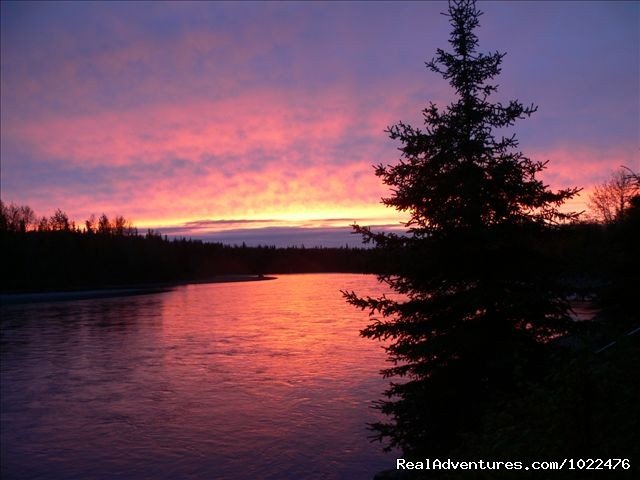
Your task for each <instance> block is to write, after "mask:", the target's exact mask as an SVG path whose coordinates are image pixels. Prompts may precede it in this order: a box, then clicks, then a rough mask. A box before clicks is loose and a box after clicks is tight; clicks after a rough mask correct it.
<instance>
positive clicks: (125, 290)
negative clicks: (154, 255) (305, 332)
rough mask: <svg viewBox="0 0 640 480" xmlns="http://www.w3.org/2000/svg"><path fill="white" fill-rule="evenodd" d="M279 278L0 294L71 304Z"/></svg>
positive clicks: (4, 298) (1, 301)
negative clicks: (192, 287)
mask: <svg viewBox="0 0 640 480" xmlns="http://www.w3.org/2000/svg"><path fill="white" fill-rule="evenodd" d="M276 278H277V277H269V276H265V275H216V276H213V277H208V278H204V279H197V280H181V281H176V282H159V283H145V284H135V285H106V286H101V287H91V288H78V289H69V290H56V291H53V290H47V291H40V292H6V293H0V305H15V304H24V303H42V302H58V301H69V300H88V299H94V298H109V297H124V296H130V295H144V294H150V293H161V292H166V291H168V290H170V289H171V288H174V287H179V286H183V285H194V284H203V283H231V282H259V281H263V280H275V279H276Z"/></svg>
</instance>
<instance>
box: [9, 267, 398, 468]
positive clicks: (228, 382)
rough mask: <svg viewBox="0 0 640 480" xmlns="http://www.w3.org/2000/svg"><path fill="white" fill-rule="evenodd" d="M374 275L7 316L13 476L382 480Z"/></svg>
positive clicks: (17, 309) (78, 304)
mask: <svg viewBox="0 0 640 480" xmlns="http://www.w3.org/2000/svg"><path fill="white" fill-rule="evenodd" d="M340 289H348V290H355V291H357V292H358V293H362V294H369V295H374V294H378V293H381V292H382V287H381V286H380V285H379V284H378V283H377V281H376V279H375V277H373V276H365V275H352V274H322V275H284V276H280V277H279V278H278V279H276V280H270V281H262V282H243V283H228V284H225V283H218V284H200V285H186V286H180V287H175V288H173V289H171V290H169V291H167V292H162V293H153V294H146V295H136V296H126V297H115V298H98V299H84V300H77V301H66V302H51V303H37V304H26V305H5V306H3V307H2V310H1V312H0V313H1V314H2V315H1V319H2V320H1V322H2V323H1V337H0V339H1V344H0V345H1V362H0V366H1V377H0V380H1V383H0V389H1V390H0V393H1V425H0V427H1V428H0V440H1V458H0V460H1V473H2V478H3V479H4V478H6V479H39V478H42V479H47V480H55V479H67V480H70V479H88V478H91V479H112V478H126V479H172V480H175V479H234V480H242V479H252V480H255V479H279V480H282V479H350V480H351V479H354V480H355V479H371V478H372V477H373V475H374V474H375V473H376V472H378V471H380V470H383V469H387V468H392V467H393V466H394V463H395V455H393V454H384V453H382V451H381V446H380V444H378V443H370V440H369V438H368V436H369V435H370V432H369V431H368V430H367V427H366V424H367V423H370V422H374V421H376V420H379V419H380V416H379V413H378V412H377V411H376V410H374V409H372V408H370V407H371V405H372V402H373V401H375V400H376V399H379V398H380V397H381V392H382V391H383V390H384V388H385V386H386V383H387V381H386V380H383V379H382V378H381V377H380V375H379V370H380V369H381V368H383V367H384V366H385V363H386V362H385V353H384V351H383V349H382V348H381V346H380V344H379V343H377V342H374V341H371V340H367V339H363V338H360V337H359V330H360V329H361V328H363V327H364V326H365V325H366V324H367V322H368V321H369V319H368V316H367V314H366V313H364V312H361V311H359V310H357V309H355V308H353V307H352V306H350V305H348V304H346V302H345V301H344V299H343V298H342V296H341V294H340V292H339V290H340Z"/></svg>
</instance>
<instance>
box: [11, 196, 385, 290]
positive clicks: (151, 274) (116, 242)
mask: <svg viewBox="0 0 640 480" xmlns="http://www.w3.org/2000/svg"><path fill="white" fill-rule="evenodd" d="M0 239H1V241H2V252H1V258H2V264H3V270H4V273H3V275H2V279H1V280H0V289H1V290H2V291H5V292H7V291H36V290H60V289H76V288H99V287H108V286H116V285H136V284H142V283H145V284H146V283H165V282H175V281H191V280H193V281H197V280H205V279H207V278H210V277H213V276H216V275H228V274H254V275H257V274H278V273H320V272H354V273H372V272H373V271H374V268H375V266H376V265H379V264H380V263H381V262H382V260H381V259H379V258H377V256H378V252H376V251H375V250H372V249H357V248H356V249H353V248H348V247H344V248H303V247H302V248H296V247H290V248H276V247H274V246H258V247H247V246H246V245H239V246H238V245H235V246H229V245H223V244H221V243H205V242H202V241H200V240H192V239H186V238H178V239H169V238H167V237H166V236H163V235H162V234H161V233H160V232H158V231H155V230H147V231H146V232H145V233H144V234H141V233H140V232H139V231H138V229H137V228H136V227H134V226H133V224H132V223H131V221H130V220H128V219H126V218H125V217H123V216H116V217H114V218H113V219H109V217H108V216H107V215H105V214H102V215H101V216H100V217H96V216H94V215H92V216H91V217H90V218H89V219H87V220H86V221H85V222H84V224H82V225H81V224H79V223H77V222H75V221H74V220H72V219H70V218H69V216H68V215H67V214H66V213H64V212H63V211H62V210H60V209H57V210H56V211H55V212H54V214H53V215H51V216H50V217H37V216H36V215H35V214H34V212H33V210H32V209H31V208H30V207H29V206H23V205H14V204H9V205H6V204H4V203H1V208H0Z"/></svg>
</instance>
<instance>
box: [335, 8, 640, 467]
mask: <svg viewBox="0 0 640 480" xmlns="http://www.w3.org/2000/svg"><path fill="white" fill-rule="evenodd" d="M445 15H446V16H447V17H448V19H449V22H450V24H451V36H450V39H449V44H450V46H451V52H448V51H445V50H442V49H438V50H437V53H436V57H435V58H434V59H433V60H431V61H429V62H427V67H428V68H429V69H430V70H431V71H432V72H434V73H437V74H439V75H441V76H442V77H443V78H444V79H445V80H447V81H448V82H449V85H450V86H451V88H452V89H453V91H454V92H455V100H454V101H453V103H451V104H450V105H448V106H446V107H440V106H437V105H436V104H434V103H430V104H428V105H427V107H426V108H424V109H423V110H422V117H423V121H424V127H422V128H416V127H414V126H411V125H408V124H405V123H403V122H400V123H399V124H397V125H394V126H391V127H389V129H388V130H387V133H388V134H389V136H390V137H391V139H393V140H397V141H399V142H400V143H401V147H400V148H399V150H400V152H401V158H400V160H399V161H398V162H397V163H396V164H393V165H378V166H377V168H376V171H375V173H376V175H377V176H378V177H380V178H381V179H382V181H383V183H385V184H386V185H388V186H389V187H390V191H391V194H390V196H389V197H387V198H384V199H383V203H384V204H385V205H387V206H389V207H393V208H395V209H396V210H399V211H401V212H406V213H408V214H409V220H408V221H407V222H406V223H405V227H406V235H398V234H394V233H386V232H378V233H376V232H372V231H371V230H370V229H369V228H366V227H360V226H356V227H355V231H356V232H357V233H360V234H361V235H363V237H364V240H365V241H366V242H368V243H373V244H375V245H376V246H377V247H378V248H379V249H380V250H381V251H383V252H385V255H386V256H387V257H393V258H394V259H395V260H394V261H393V262H388V263H387V264H386V267H387V269H383V270H382V271H381V272H380V273H379V280H380V281H381V282H383V283H385V284H387V285H388V286H389V287H390V288H391V289H392V290H393V291H394V292H395V293H397V294H399V296H398V297H392V298H390V297H389V296H387V295H384V296H382V297H378V298H371V297H361V296H359V295H358V294H357V292H344V295H345V297H346V300H347V301H348V302H349V303H351V304H353V305H354V306H355V307H357V308H360V309H362V310H365V311H368V312H369V314H370V315H371V317H372V322H371V323H370V325H369V326H368V327H367V328H365V329H364V330H363V331H362V335H363V336H364V337H367V338H372V339H376V340H384V341H386V344H387V346H386V347H385V348H386V351H387V353H388V356H389V360H390V363H391V366H390V367H389V368H386V369H385V370H383V371H382V374H383V375H384V376H385V377H388V378H390V379H391V380H392V382H391V383H390V386H389V388H388V389H387V390H386V391H385V392H384V394H385V398H384V399H383V400H381V401H380V402H379V404H378V408H379V409H380V410H381V411H382V412H383V413H384V414H385V415H386V420H384V421H381V422H379V423H376V424H374V425H372V430H373V433H374V438H376V439H377V440H380V441H382V442H384V443H385V445H386V447H387V448H389V449H391V448H400V449H401V450H402V452H403V454H404V455H405V456H407V457H409V458H412V459H424V458H429V457H431V458H433V457H434V456H443V455H450V454H451V453H452V452H456V451H458V452H459V450H457V449H459V448H460V446H461V445H462V444H463V442H462V439H463V438H464V437H465V435H466V436H469V435H471V436H473V435H480V434H481V433H482V432H485V433H486V430H487V426H486V422H487V419H488V418H490V414H491V412H493V411H494V409H495V407H496V404H497V402H498V401H499V400H498V399H505V398H508V399H512V400H513V399H520V398H526V396H525V397H520V396H519V395H520V394H522V392H524V391H525V390H526V389H527V388H528V387H525V385H528V384H530V383H531V382H536V381H543V379H545V378H546V375H548V374H549V373H550V372H551V371H555V372H556V373H557V371H558V370H555V369H554V367H555V365H553V363H554V362H555V361H561V362H568V361H569V360H568V359H569V358H570V356H569V357H563V354H564V353H566V352H564V350H561V349H559V348H558V344H559V343H561V341H560V340H561V339H565V340H566V339H575V338H576V336H579V335H581V334H583V333H584V332H585V331H586V329H585V325H583V324H580V323H576V322H574V321H573V320H572V316H571V313H572V309H571V303H570V300H571V298H572V297H575V295H576V294H577V292H578V291H582V293H583V294H594V293H595V290H597V288H594V287H593V285H594V284H593V283H590V282H589V281H588V280H586V281H585V279H591V280H592V281H595V283H596V284H597V283H598V282H604V283H605V284H606V285H607V288H603V289H602V290H601V291H599V292H598V293H600V295H601V296H600V298H601V299H603V300H604V299H605V298H607V296H608V301H609V302H610V303H609V305H610V306H614V305H615V307H616V308H617V315H620V317H621V318H622V317H625V318H626V319H627V321H629V322H631V324H632V323H633V320H632V318H633V314H632V313H631V312H633V307H631V303H633V300H631V299H632V297H633V296H632V293H631V292H630V291H629V290H628V287H627V286H628V285H631V284H633V285H636V288H637V285H638V284H640V283H638V270H637V267H638V265H639V263H638V252H637V250H638V249H637V245H640V242H638V233H637V230H638V207H639V206H640V205H638V201H637V199H636V200H634V202H629V207H628V208H627V209H626V210H625V211H621V213H620V215H619V218H618V221H617V222H615V223H616V225H615V226H613V227H612V228H610V229H608V230H604V229H598V228H594V227H593V226H587V225H579V224H577V223H576V222H577V220H578V218H579V213H577V212H568V211H566V210H565V209H562V208H560V207H561V206H562V205H563V203H565V202H566V201H567V200H569V199H571V198H572V197H574V196H575V195H576V194H577V193H578V192H579V191H580V190H579V189H578V188H574V187H570V188H566V189H561V190H558V191H552V190H551V189H550V188H549V187H548V186H547V185H545V184H544V183H543V182H542V181H541V180H540V178H539V174H540V173H541V172H542V171H543V170H544V169H545V168H547V162H546V161H545V162H543V161H536V160H532V159H530V158H528V157H527V156H525V154H524V153H522V152H521V151H520V150H519V144H518V140H517V138H516V136H515V134H510V133H506V132H510V129H511V128H512V127H513V126H514V125H515V124H516V122H518V121H519V120H521V119H525V118H527V117H529V116H531V115H532V114H534V113H535V112H536V109H537V107H535V106H534V105H530V106H525V105H524V104H522V103H521V102H519V101H518V100H511V101H509V102H507V103H502V102H500V101H492V95H494V94H495V93H496V92H497V90H498V86H497V84H496V83H495V78H496V77H497V76H498V75H499V74H500V72H501V64H502V61H503V58H504V56H505V54H504V53H500V52H495V53H489V54H484V53H480V52H478V50H477V47H478V37H477V35H476V28H477V27H478V26H479V23H480V17H481V15H482V12H480V11H479V10H478V8H477V6H476V2H475V1H474V0H451V1H450V2H449V9H448V12H447V13H446V14H445ZM630 181H634V182H637V176H636V177H633V178H630ZM636 196H637V192H636ZM609 223H611V222H609ZM599 236H600V237H599ZM567 242H568V244H571V247H570V248H567V245H568V244H567ZM581 242H584V243H583V244H580V243H581ZM634 243H635V245H636V248H634V247H632V245H633V244H634ZM598 249H600V251H598ZM596 252H597V253H596ZM592 255H598V259H597V260H595V263H596V264H597V265H594V261H593V257H592ZM571 259H572V260H571ZM604 259H606V260H604ZM603 260H604V261H603ZM569 264H572V265H571V267H569ZM589 264H591V267H595V270H593V271H591V272H587V271H586V270H587V269H589V268H590V267H589V266H588V265H589ZM567 267H569V268H567ZM605 272H608V275H607V274H605ZM605 278H606V280H605ZM625 295H628V297H626V298H623V297H624V296H625ZM625 307H626V308H627V310H626V314H625V313H622V312H623V311H624V310H625ZM636 320H637V318H636ZM627 326H629V327H631V325H627ZM571 342H572V341H569V342H568V343H571ZM560 352H563V353H560ZM633 352H634V355H635V357H636V358H637V351H633ZM631 358H632V355H631V353H630V354H629V360H631ZM587 365H588V363H584V364H583V365H582V367H583V368H585V369H588V368H592V367H588V366H587ZM628 368H629V367H628V366H627V367H623V370H628ZM559 370H562V369H559ZM578 370H579V369H578ZM572 375H575V372H573V374H572ZM581 375H583V377H582V378H581V380H579V381H577V382H574V381H573V380H575V379H574V378H572V380H571V381H570V382H568V383H569V384H570V385H573V384H574V383H576V385H579V386H578V387H576V388H578V389H582V390H580V391H579V392H578V393H576V392H571V394H568V395H573V394H575V396H576V398H575V399H574V400H575V404H574V408H576V409H577V410H578V411H583V414H582V418H581V419H580V421H579V422H578V425H577V426H576V425H572V427H575V428H572V430H571V431H572V433H571V435H568V436H565V437H563V440H562V442H560V443H556V442H554V441H550V439H549V438H546V437H543V436H542V435H541V432H537V436H536V437H535V438H532V439H531V441H532V444H533V445H535V444H536V442H544V443H546V444H547V445H553V446H554V447H555V450H553V449H551V451H550V450H547V451H546V453H553V454H555V455H560V454H562V453H563V452H564V453H566V452H568V451H571V452H572V453H575V454H578V453H579V454H582V455H588V454H592V453H593V451H594V450H596V449H594V446H595V445H596V444H597V445H598V446H599V447H602V443H604V440H603V439H601V438H600V439H599V440H598V441H596V440H594V436H593V435H592V431H593V429H594V425H593V422H594V421H595V420H594V419H595V418H596V416H598V415H599V414H600V413H601V412H598V413H597V414H596V413H594V412H592V406H593V405H595V403H598V400H596V399H595V398H594V397H596V396H597V395H596V394H595V391H596V390H597V389H596V387H595V384H594V382H595V380H594V379H592V378H590V377H588V375H589V374H588V373H587V372H581ZM599 380H602V378H600V379H599ZM618 387H619V386H618ZM619 393H620V394H621V395H624V397H625V398H627V397H626V394H622V392H621V391H619ZM635 393H636V398H637V388H636V389H635ZM561 397H562V395H561V394H559V395H557V396H556V395H555V394H554V395H552V396H551V400H560V399H561ZM594 402H595V403H594ZM560 403H562V402H560ZM598 405H602V402H601V401H600V402H599V403H598ZM562 408H570V407H569V405H567V404H564V403H563V407H562ZM562 408H560V409H557V411H556V412H555V413H556V414H557V415H565V414H566V413H567V412H568V410H567V411H563V410H562ZM628 413H629V414H632V413H633V414H634V415H630V417H631V418H633V419H634V421H635V422H636V423H637V419H638V415H637V409H636V411H635V412H632V411H629V412H628ZM555 419H556V420H558V421H559V424H560V425H562V424H563V423H566V422H562V420H561V419H560V418H557V417H556V418H555ZM512 421H513V424H512V425H506V426H505V425H501V427H502V428H513V426H514V425H517V423H518V421H519V420H518V421H514V420H513V419H512ZM598 421H599V422H605V423H606V421H604V420H602V417H601V416H598ZM636 437H637V436H636ZM508 438H509V437H508V436H507V435H504V436H503V438H500V435H495V437H494V438H493V441H494V442H500V443H501V442H505V441H508ZM554 440H557V439H554ZM565 441H569V445H567V444H566V443H565ZM598 442H601V443H598ZM479 443H481V442H479ZM614 443H615V444H616V445H617V446H618V447H620V445H624V442H620V441H617V442H614ZM528 445H529V451H526V450H525V451H520V452H518V453H519V454H520V455H530V454H531V453H534V452H535V448H533V447H531V444H528ZM563 448H564V450H563ZM630 448H632V447H629V446H625V447H624V449H625V451H627V452H628V451H629V449H630ZM494 453H496V452H494ZM497 453H499V454H501V453H503V452H497ZM466 458H467V459H468V457H466ZM494 458H495V457H494ZM520 458H522V457H520ZM431 473H432V472H430V474H431ZM429 478H433V477H432V476H431V475H430V476H429ZM483 478H484V477H483Z"/></svg>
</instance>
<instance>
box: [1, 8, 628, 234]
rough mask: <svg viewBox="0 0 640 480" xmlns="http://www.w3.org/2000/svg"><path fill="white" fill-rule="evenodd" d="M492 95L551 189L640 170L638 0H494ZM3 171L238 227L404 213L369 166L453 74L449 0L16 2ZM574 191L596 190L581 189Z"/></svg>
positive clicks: (93, 202)
mask: <svg viewBox="0 0 640 480" xmlns="http://www.w3.org/2000/svg"><path fill="white" fill-rule="evenodd" d="M479 6H480V9H481V10H483V11H484V12H485V14H484V16H483V17H482V18H481V20H482V22H481V28H480V29H479V30H478V36H479V38H480V50H481V51H485V52H486V51H495V50H499V51H506V52H507V56H506V57H505V59H504V64H503V72H502V75H501V76H500V77H499V78H498V79H497V83H499V84H500V91H499V92H498V94H497V96H496V99H498V100H509V99H512V98H517V99H519V100H520V101H522V102H523V103H525V104H529V103H534V104H536V105H538V106H539V110H538V113H536V114H535V115H534V116H533V117H532V118H530V119H528V120H523V121H521V122H520V123H518V124H517V125H516V128H515V130H514V131H515V133H517V135H518V137H519V139H520V141H521V148H522V150H523V151H524V152H525V153H526V154H527V155H528V156H530V157H531V158H532V159H535V160H549V166H548V169H547V170H546V172H545V173H544V175H543V177H542V178H543V179H544V180H545V182H547V183H548V184H550V185H551V186H552V187H554V188H559V187H568V186H578V187H583V188H584V189H585V192H586V193H588V192H589V190H590V189H592V188H593V186H594V185H595V184H598V183H601V182H602V181H604V180H606V179H607V177H608V176H609V175H610V174H611V173H612V172H613V171H614V170H615V169H616V168H618V167H619V166H620V165H626V166H628V167H631V168H633V169H635V170H638V169H640V160H639V158H640V142H639V137H640V114H639V108H640V107H639V105H640V98H639V97H640V94H639V92H640V86H639V85H640V73H639V70H640V64H639V62H640V51H639V48H640V47H639V45H640V39H639V31H640V26H639V25H640V3H638V2H611V1H607V2H596V1H585V2H580V1H567V2H524V1H520V2H479ZM1 8H2V12H1V14H2V20H1V21H2V25H1V28H2V30H1V35H2V47H1V48H2V59H1V69H2V71H1V75H2V78H1V87H2V91H1V101H2V112H1V120H2V126H1V140H2V142H1V188H2V200H3V201H4V202H15V203H17V204H28V205H30V206H31V207H32V208H33V209H34V210H35V211H36V213H37V214H39V215H51V214H52V213H53V211H54V209H56V208H61V209H62V210H64V211H65V212H67V213H68V214H69V216H70V217H71V218H74V219H76V220H77V221H80V222H82V221H83V220H84V219H86V218H87V217H88V216H89V215H90V214H91V213H95V214H100V213H102V212H104V213H106V214H107V215H109V216H113V215H117V214H122V215H124V216H125V217H127V218H130V219H131V220H132V221H133V222H134V224H135V225H136V226H138V227H141V228H147V227H152V228H158V227H160V228H161V229H162V231H163V232H165V233H168V234H170V235H185V236H190V237H195V238H203V239H212V240H217V241H220V240H221V241H225V242H230V243H240V242H242V241H246V242H247V243H248V244H256V243H262V244H265V243H267V244H277V245H288V244H301V243H304V244H305V245H307V246H313V245H318V244H320V245H335V244H344V243H345V242H346V241H350V243H352V244H353V243H354V242H356V240H357V239H355V238H354V237H353V236H349V235H348V234H347V233H346V232H347V231H348V228H346V227H347V226H348V225H349V224H351V223H353V222H354V221H357V222H359V223H361V224H364V225H397V224H398V222H400V221H401V220H402V218H403V217H402V216H400V215H398V214H397V213H396V212H394V211H393V210H389V209H387V208H385V207H383V206H382V205H381V204H380V197H382V196H384V195H385V194H386V193H387V192H386V190H385V188H384V186H383V185H382V184H381V182H380V180H379V179H378V178H377V177H376V176H375V175H374V174H373V169H372V165H374V164H378V163H393V162H395V161H396V160H397V158H398V152H397V147H398V146H399V145H398V144H397V143H395V142H394V141H392V140H390V139H389V138H388V136H387V135H386V134H385V133H384V130H385V128H386V127H387V126H389V125H391V124H394V123H397V122H398V121H400V120H403V121H406V122H409V123H413V124H415V125H419V124H420V121H421V115H420V111H421V109H422V108H423V107H424V106H425V105H426V103H427V102H428V101H429V100H431V101H434V102H436V103H437V104H439V105H442V106H444V105H446V104H447V103H448V102H450V101H451V100H452V99H453V97H452V92H451V89H450V88H449V86H448V84H447V83H446V82H445V81H443V80H442V79H441V78H440V77H439V76H438V75H436V74H433V73H431V72H430V71H428V70H427V69H426V68H425V66H424V62H425V61H427V60H430V59H431V58H432V57H433V56H434V54H435V50H436V48H438V47H441V48H445V49H448V47H449V45H448V42H447V40H448V38H449V29H450V27H449V24H448V22H447V18H446V17H444V16H442V15H440V14H439V13H440V12H442V11H445V10H446V8H447V6H446V3H445V2H326V3H324V2H283V3H280V2H257V3H252V2H219V3H218V2H214V3H205V2H194V3H188V2H180V3H170V2H168V3H164V2H163V3H156V2H131V3H126V2H118V3H106V2H105V3H101V2H8V1H3V2H2V7H1ZM586 196H587V195H585V194H583V195H582V197H581V198H579V199H577V200H576V201H575V202H574V204H573V206H574V207H575V208H576V209H580V210H581V209H583V208H584V202H585V197H586Z"/></svg>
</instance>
